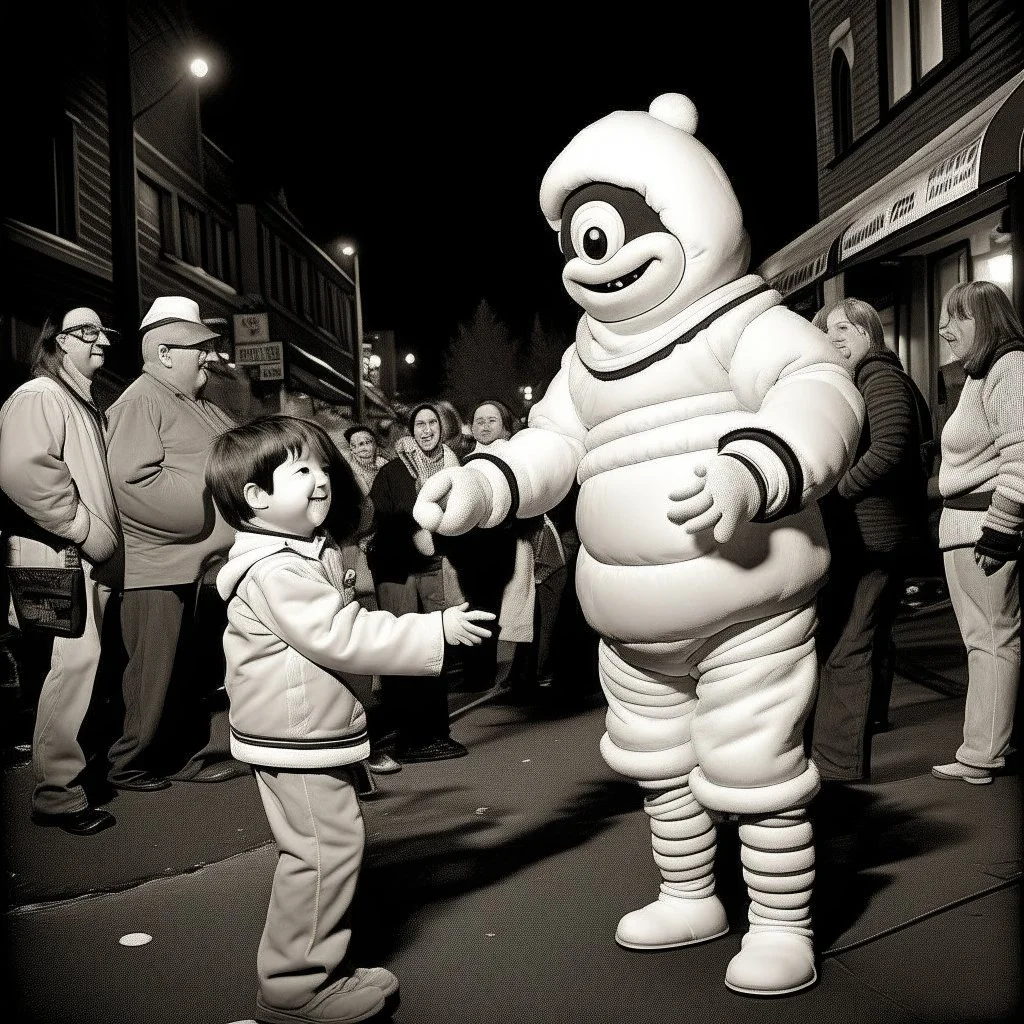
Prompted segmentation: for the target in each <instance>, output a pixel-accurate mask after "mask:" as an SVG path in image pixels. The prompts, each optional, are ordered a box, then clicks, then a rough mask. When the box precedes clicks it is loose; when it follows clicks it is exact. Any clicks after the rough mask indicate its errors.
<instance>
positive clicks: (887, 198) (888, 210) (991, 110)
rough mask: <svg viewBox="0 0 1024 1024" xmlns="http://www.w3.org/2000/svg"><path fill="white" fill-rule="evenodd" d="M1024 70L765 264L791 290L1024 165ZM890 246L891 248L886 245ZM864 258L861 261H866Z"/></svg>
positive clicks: (776, 282)
mask: <svg viewBox="0 0 1024 1024" xmlns="http://www.w3.org/2000/svg"><path fill="white" fill-rule="evenodd" d="M1022 135H1024V71H1022V72H1020V73H1018V74H1017V75H1016V76H1014V78H1012V79H1011V80H1010V81H1009V82H1006V83H1005V84H1004V85H1002V86H1001V87H1000V88H999V89H997V90H996V91H995V92H994V93H992V95H991V96H989V97H988V98H987V99H986V100H984V101H983V102H982V103H980V104H978V106H977V107H975V108H974V109H973V110H972V111H970V113H968V114H966V115H965V116H964V117H962V118H960V120H959V121H957V122H955V123H954V124H952V125H950V127H949V128H947V129H946V130H945V131H944V132H942V133H941V134H940V135H938V136H937V137H936V138H935V139H933V140H932V141H931V142H929V143H928V145H926V146H923V147H922V148H921V149H919V150H918V151H917V152H916V153H915V154H914V155H913V156H911V157H910V158H908V159H907V160H905V161H904V162H903V163H902V164H901V165H900V166H899V167H897V168H896V169H895V170H893V171H892V172H890V173H889V174H887V175H886V176H885V177H884V178H882V179H881V180H880V181H878V182H876V183H875V184H874V185H873V186H871V188H869V189H867V190H866V191H865V192H864V193H862V194H861V195H860V196H858V197H857V198H856V199H854V200H851V201H850V202H849V203H847V204H846V205H845V206H843V207H841V208H840V209H839V210H836V211H835V212H834V213H832V214H830V215H829V216H828V217H826V218H825V219H824V220H823V221H821V222H820V223H818V224H816V225H815V226H814V227H813V228H811V229H810V230H809V231H806V232H804V234H803V235H801V236H800V237H799V238H796V239H794V240H793V241H792V242H790V244H789V245H787V246H786V247H785V248H783V249H781V250H780V251H779V252H777V253H775V254H774V255H772V256H770V257H769V258H768V259H767V260H765V261H764V263H762V264H761V266H760V267H759V268H758V273H760V274H761V276H762V277H764V278H765V279H766V280H767V281H768V282H769V283H770V284H772V286H773V287H776V288H778V289H779V290H780V291H781V292H782V294H783V295H784V296H785V295H788V294H792V293H793V292H795V291H797V290H798V289H799V288H802V287H804V286H805V285H807V284H810V283H811V282H812V281H814V280H816V279H817V278H819V277H821V276H823V275H824V274H825V273H827V272H828V271H829V270H833V271H835V270H839V269H842V267H843V266H844V264H848V263H849V262H850V261H851V260H854V258H855V257H858V258H863V257H862V254H863V253H866V252H867V251H868V250H872V252H877V251H878V250H877V248H876V247H879V246H880V243H883V242H885V241H886V240H889V239H892V238H893V236H895V235H897V234H898V233H900V232H902V231H903V229H904V228H906V227H909V226H910V225H911V224H915V223H917V222H919V221H921V220H923V219H924V218H926V217H929V216H930V215H931V214H933V213H935V212H936V211H937V210H940V209H943V208H945V207H949V206H951V205H952V204H954V203H956V202H958V201H959V200H962V199H964V198H965V197H967V196H971V195H973V194H975V193H977V192H978V191H979V190H982V189H985V188H987V187H988V186H990V185H991V184H992V183H994V182H996V181H999V180H1000V179H1002V178H1006V177H1008V176H1010V175H1012V174H1016V173H1018V172H1019V171H1020V170H1021V140H1022ZM882 247H883V248H884V246H882ZM858 261H859V259H858Z"/></svg>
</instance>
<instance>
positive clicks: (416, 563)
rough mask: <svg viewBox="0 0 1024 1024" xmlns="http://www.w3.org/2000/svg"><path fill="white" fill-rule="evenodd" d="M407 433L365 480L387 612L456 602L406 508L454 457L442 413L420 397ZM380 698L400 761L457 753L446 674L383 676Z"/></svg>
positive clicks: (440, 563) (461, 752)
mask: <svg viewBox="0 0 1024 1024" xmlns="http://www.w3.org/2000/svg"><path fill="white" fill-rule="evenodd" d="M409 430H410V432H411V434H412V436H411V437H402V438H399V439H398V440H397V442H396V443H395V451H396V455H395V458H393V459H391V461H390V462H388V463H387V464H386V465H384V466H383V467H381V469H379V470H378V471H377V476H376V477H375V478H374V481H373V486H372V487H371V488H370V495H369V497H370V501H372V502H373V509H374V520H373V539H372V540H371V542H370V544H369V547H368V548H367V552H366V556H367V561H368V563H369V567H370V572H371V574H372V576H373V580H374V584H375V586H376V588H377V604H378V606H379V607H380V608H381V609H382V610H384V611H388V612H392V613H393V614H394V615H404V614H405V613H407V612H431V611H443V610H444V609H445V608H450V607H453V606H456V605H460V604H462V603H463V595H462V591H461V590H460V588H459V585H458V580H457V578H456V576H455V572H454V570H453V569H452V567H451V565H450V563H449V562H448V560H447V559H446V558H444V557H443V556H442V555H441V554H440V553H439V552H437V551H436V550H435V549H434V543H433V537H432V535H431V534H430V533H428V532H427V531H426V530H424V529H422V528H421V527H420V526H419V524H418V523H417V522H416V520H415V519H414V518H413V515H412V508H413V505H414V504H415V503H416V495H417V494H418V493H419V490H420V487H422V485H423V483H424V481H426V480H427V479H429V478H430V477H431V476H433V474H434V473H436V472H437V471H438V470H441V469H445V468H452V467H454V466H457V465H458V464H459V460H458V458H457V457H456V455H455V453H454V452H452V450H451V449H450V448H449V447H448V446H447V445H445V444H444V443H443V442H442V427H441V416H440V415H439V413H438V410H437V408H436V406H434V405H433V404H431V403H423V404H421V405H418V406H416V407H415V408H414V409H413V410H412V412H411V413H410V416H409ZM381 705H382V708H383V709H384V710H385V711H386V712H387V714H388V717H389V718H391V719H392V720H393V721H394V725H395V728H396V731H397V737H396V740H395V757H396V758H397V759H398V761H400V762H402V763H413V762H417V761H443V760H447V759H449V758H453V757H463V756H465V754H466V753H467V751H466V748H465V747H464V746H463V745H462V744H461V743H459V742H457V741H456V740H454V739H452V737H451V731H450V727H449V722H448V680H447V678H446V677H445V676H444V675H441V676H439V677H437V678H422V677H416V676H410V677H406V676H382V677H381Z"/></svg>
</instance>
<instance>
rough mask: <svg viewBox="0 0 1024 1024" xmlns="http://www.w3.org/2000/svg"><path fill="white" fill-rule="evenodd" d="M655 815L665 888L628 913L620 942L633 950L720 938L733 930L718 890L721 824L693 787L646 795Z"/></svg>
mask: <svg viewBox="0 0 1024 1024" xmlns="http://www.w3.org/2000/svg"><path fill="white" fill-rule="evenodd" d="M644 810H645V811H646V812H647V813H648V814H649V815H650V818H651V845H652V846H653V848H654V860H655V863H656V864H657V865H658V868H659V869H660V870H661V877H662V879H663V881H662V883H661V892H660V894H659V896H658V898H657V900H655V901H654V903H649V904H648V905H647V906H646V907H641V909H640V910H634V911H633V912H632V913H629V914H626V915H625V916H624V917H623V918H622V920H621V921H619V927H618V928H617V929H616V932H615V941H616V942H617V943H618V944H619V945H620V946H625V947H627V948H628V949H672V948H675V947H677V946H692V945H694V944H695V943H698V942H707V941H708V939H716V938H718V937H719V936H720V935H725V934H726V933H727V932H728V931H729V922H728V920H727V919H726V916H725V909H724V908H723V907H722V904H721V901H720V900H719V899H718V897H717V896H716V895H715V874H714V869H715V850H716V849H717V842H716V835H715V826H714V823H713V822H712V821H711V818H710V816H709V815H708V812H707V811H706V810H704V808H703V807H701V805H700V804H699V803H697V801H696V800H695V799H694V797H693V794H692V793H691V792H690V787H689V786H683V787H682V788H679V789H670V790H666V791H664V792H661V793H653V794H651V795H650V796H647V797H645V799H644Z"/></svg>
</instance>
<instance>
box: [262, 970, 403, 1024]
mask: <svg viewBox="0 0 1024 1024" xmlns="http://www.w3.org/2000/svg"><path fill="white" fill-rule="evenodd" d="M380 969H381V970H383V968H380ZM388 973H389V974H390V971H389V972H388ZM392 977H394V975H392ZM395 980H396V983H397V979H395ZM384 1006H385V998H384V993H383V992H382V991H381V990H380V989H379V988H377V986H376V985H370V984H367V983H366V982H365V981H363V980H362V979H361V978H360V977H359V975H358V972H357V973H356V974H354V975H353V976H352V977H351V978H345V980H344V981H341V982H337V983H336V984H334V985H330V986H329V987H328V988H325V989H324V990H323V992H318V993H317V994H316V995H315V996H314V997H313V998H312V999H310V1000H309V1002H308V1003H306V1004H305V1005H303V1006H298V1007H295V1009H290V1010H282V1009H278V1008H276V1007H273V1006H267V1005H266V1004H265V1003H264V1002H263V1001H262V1000H261V999H260V997H259V996H257V997H256V1020H257V1021H258V1022H259V1024H356V1022H357V1021H361V1020H368V1019H369V1018H370V1017H373V1016H374V1015H375V1014H378V1013H380V1011H381V1010H383V1009H384Z"/></svg>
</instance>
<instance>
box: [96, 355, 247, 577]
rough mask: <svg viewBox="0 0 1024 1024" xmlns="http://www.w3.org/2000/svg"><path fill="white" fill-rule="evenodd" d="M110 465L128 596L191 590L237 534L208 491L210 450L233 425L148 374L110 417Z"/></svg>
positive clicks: (132, 386)
mask: <svg viewBox="0 0 1024 1024" xmlns="http://www.w3.org/2000/svg"><path fill="white" fill-rule="evenodd" d="M107 417H108V420H109V424H108V427H107V461H108V464H109V466H110V479H111V481H112V482H113V485H114V497H115V499H116V500H117V506H118V508H119V510H120V512H121V522H122V524H123V526H124V540H125V579H124V586H125V589H126V590H133V589H138V588H142V587H171V586H176V585H179V584H184V583H193V582H195V580H196V579H197V578H198V577H199V570H200V566H201V565H202V564H203V561H204V560H205V559H206V558H207V556H209V555H211V554H214V553H220V554H226V553H227V550H228V548H229V547H231V540H232V537H233V531H232V529H231V527H230V526H228V524H227V523H225V522H224V520H223V519H222V518H221V515H220V513H219V512H218V511H217V509H216V508H215V506H214V504H213V500H212V499H211V497H210V494H209V492H208V491H207V489H206V484H205V482H204V480H203V473H204V470H205V467H206V457H207V454H208V453H209V449H210V444H211V443H212V441H213V439H214V438H215V437H216V436H217V435H218V434H219V433H221V432H222V431H224V430H227V429H228V428H230V427H232V426H234V421H233V420H232V419H231V418H230V417H229V416H228V414H227V413H225V412H224V411H223V410H222V409H219V408H218V407H217V406H216V405H214V404H213V403H212V402H205V401H203V399H201V398H198V399H196V398H191V397H189V396H187V395H184V394H181V393H180V392H178V391H176V390H175V389H174V388H173V387H172V386H170V385H169V384H165V383H164V382H163V381H162V380H159V379H158V378H157V377H155V376H154V375H153V374H151V373H149V372H148V371H146V370H143V372H142V374H141V375H140V376H139V377H138V378H137V379H136V380H134V381H133V382H132V383H131V384H130V385H129V386H128V387H127V388H126V389H125V391H124V393H123V394H122V395H121V397H120V398H118V399H117V401H116V402H114V403H113V404H112V405H111V406H110V408H109V409H108V410H107Z"/></svg>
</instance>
